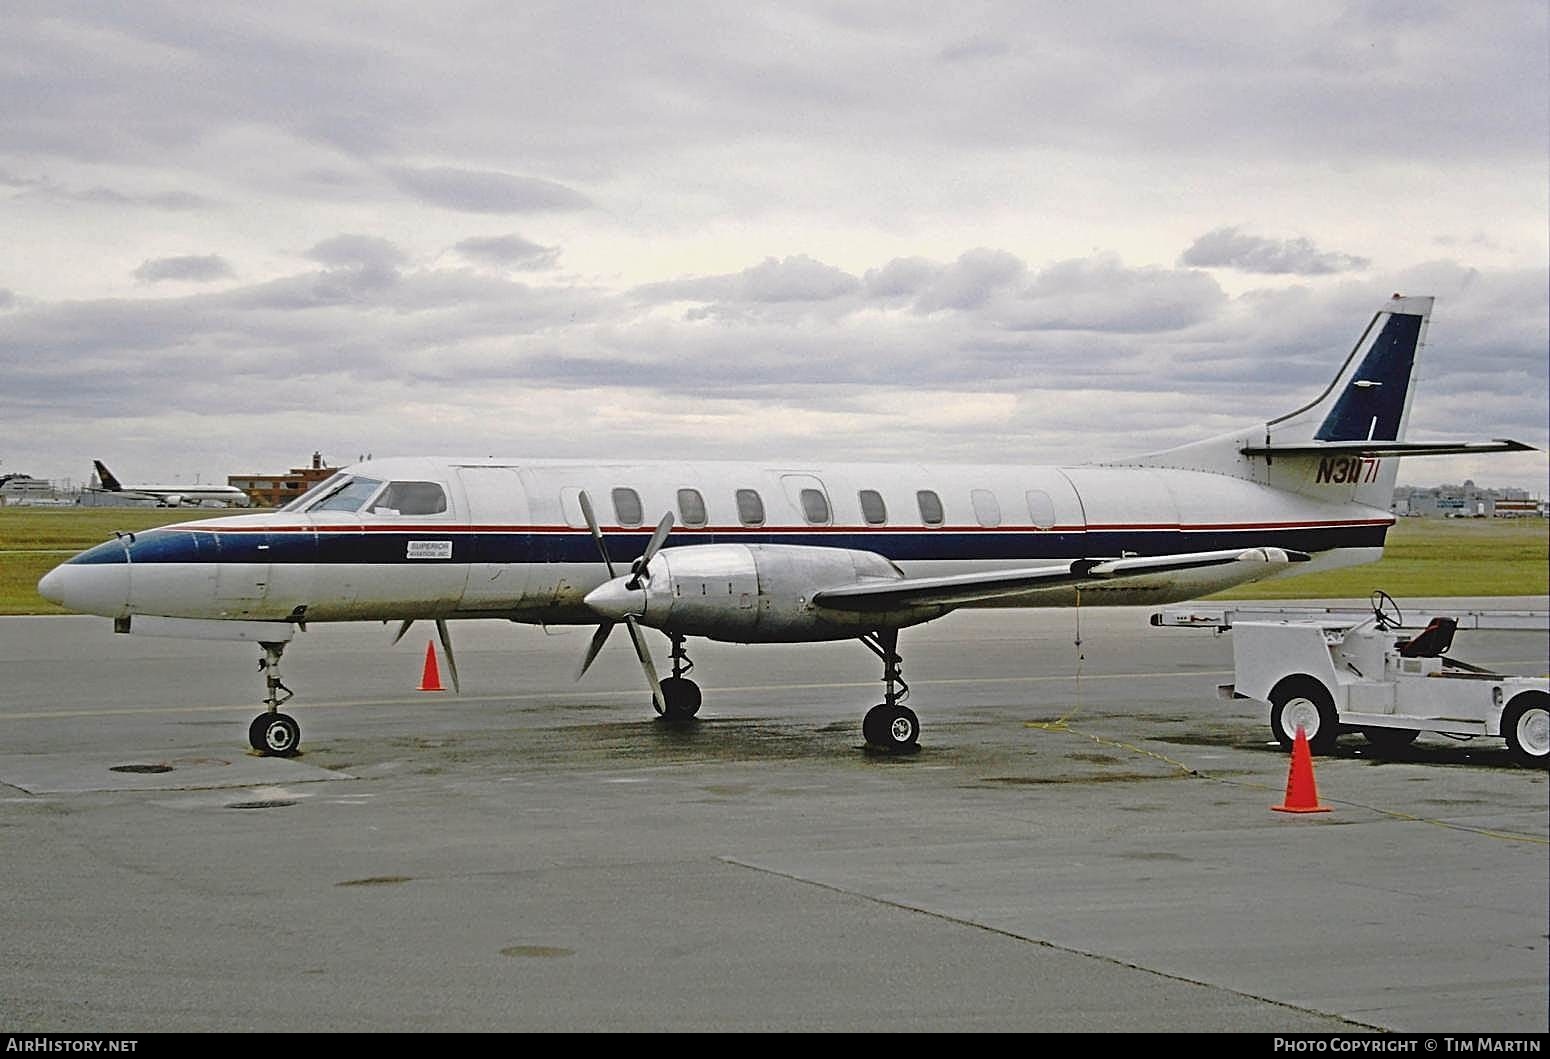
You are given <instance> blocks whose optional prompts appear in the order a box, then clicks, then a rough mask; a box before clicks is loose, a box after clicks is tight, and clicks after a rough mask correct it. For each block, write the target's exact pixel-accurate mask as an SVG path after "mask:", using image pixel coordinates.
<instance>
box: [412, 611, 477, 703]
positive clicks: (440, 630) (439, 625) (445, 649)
mask: <svg viewBox="0 0 1550 1059" xmlns="http://www.w3.org/2000/svg"><path fill="white" fill-rule="evenodd" d="M408 626H409V623H408V622H405V623H404V627H405V628H408ZM436 635H438V636H440V637H441V650H442V653H443V654H445V655H446V656H447V673H448V674H449V675H450V676H451V677H452V691H453V693H454V694H458V695H461V694H462V693H463V688H462V686H461V685H459V684H458V680H457V659H456V658H454V657H452V632H451V630H450V629H448V628H447V623H446V621H445V620H443V619H441V618H437V619H436Z"/></svg>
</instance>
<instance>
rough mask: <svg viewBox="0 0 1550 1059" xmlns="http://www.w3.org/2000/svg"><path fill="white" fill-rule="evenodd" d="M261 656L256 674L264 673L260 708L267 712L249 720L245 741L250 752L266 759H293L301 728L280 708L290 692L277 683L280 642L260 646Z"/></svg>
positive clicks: (290, 694)
mask: <svg viewBox="0 0 1550 1059" xmlns="http://www.w3.org/2000/svg"><path fill="white" fill-rule="evenodd" d="M259 646H260V647H262V648H263V649H264V657H263V658H260V659H259V660H258V671H259V672H260V673H262V674H264V683H265V685H266V687H267V689H268V693H267V694H266V695H265V696H264V705H265V706H266V707H268V709H267V710H266V711H265V712H264V713H261V714H259V715H258V716H257V717H255V718H253V723H252V724H250V725H248V742H249V743H250V744H252V747H253V749H254V750H257V751H258V752H259V753H260V754H264V755H267V756H270V757H294V756H295V755H296V753H297V748H298V747H299V746H300V745H301V725H299V724H297V723H296V719H295V718H294V717H291V716H290V715H289V714H284V713H281V712H280V707H281V705H283V704H284V703H286V702H288V701H290V698H291V696H292V695H293V694H294V692H292V691H291V689H290V688H288V687H286V686H285V684H284V683H283V682H281V680H280V655H281V654H282V653H283V652H284V651H285V644H283V643H261V644H259Z"/></svg>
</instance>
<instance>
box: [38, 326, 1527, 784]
mask: <svg viewBox="0 0 1550 1059" xmlns="http://www.w3.org/2000/svg"><path fill="white" fill-rule="evenodd" d="M1431 306H1432V299H1431V298H1401V297H1400V296H1398V295H1395V297H1394V299H1393V300H1391V301H1389V302H1388V303H1387V304H1385V305H1384V306H1383V307H1382V308H1381V309H1380V310H1379V311H1378V313H1377V314H1376V315H1375V316H1374V317H1373V319H1372V321H1371V323H1369V324H1368V326H1367V330H1366V331H1365V332H1363V334H1362V336H1361V338H1360V339H1359V340H1358V342H1357V344H1356V347H1355V348H1354V349H1353V350H1352V351H1351V353H1350V354H1349V356H1347V358H1346V360H1345V363H1344V364H1343V365H1342V367H1341V369H1340V371H1339V373H1338V374H1337V375H1336V377H1335V379H1334V381H1333V382H1332V383H1330V385H1329V386H1328V388H1327V389H1325V391H1324V392H1323V393H1322V394H1321V395H1319V397H1317V398H1316V399H1315V400H1313V401H1312V402H1310V403H1309V404H1306V405H1304V406H1302V407H1301V408H1298V409H1297V410H1295V411H1293V412H1290V413H1288V414H1286V415H1283V416H1279V417H1277V418H1275V419H1271V420H1269V421H1268V422H1265V423H1260V424H1256V425H1253V426H1249V427H1246V428H1244V429H1242V430H1238V431H1234V432H1232V433H1230V434H1225V435H1222V436H1220V437H1217V438H1214V439H1211V440H1208V441H1202V442H1197V443H1195V444H1191V445H1185V446H1183V447H1181V448H1176V449H1171V450H1169V451H1167V452H1162V453H1156V454H1153V455H1148V456H1140V457H1135V458H1131V459H1125V460H1115V461H1111V462H1106V463H1093V464H1086V465H1083V466H1075V467H1025V466H1017V465H1004V466H943V465H934V464H924V463H921V464H916V463H907V464H855V463H834V464H809V463H790V464H776V463H768V464H763V463H721V462H705V463H700V462H686V463H665V462H664V463H645V462H636V461H631V460H623V461H616V462H605V463H588V462H579V461H565V462H560V461H553V460H524V459H517V460H498V459H467V460H459V459H423V458H403V459H387V460H375V461H370V462H367V463H362V464H357V465H355V466H353V467H348V468H345V469H344V470H342V471H341V472H340V473H338V474H337V475H335V476H334V477H332V478H330V479H328V480H327V481H325V482H322V483H320V484H319V485H317V486H316V487H314V488H313V489H312V490H311V491H309V492H308V493H306V494H305V495H303V496H301V497H299V498H298V499H296V500H295V501H293V502H292V503H290V504H288V505H286V506H285V507H284V508H282V509H280V510H279V511H277V512H274V513H264V514H259V515H249V516H239V517H226V518H216V519H210V520H206V521H201V522H189V523H183V524H180V525H175V526H167V527H165V528H162V529H155V530H147V531H145V532H142V533H135V534H123V535H120V536H119V537H118V539H116V540H112V541H108V542H105V543H103V544H100V545H98V546H97V547H95V548H92V549H90V550H89V551H86V552H83V553H81V554H80V555H78V556H76V557H75V558H73V559H71V560H69V561H68V562H66V563H64V564H63V565H61V566H59V567H57V568H56V569H54V570H53V571H51V572H50V573H49V574H47V575H46V576H45V577H44V578H43V580H42V581H41V582H39V585H38V590H39V591H40V592H41V593H42V594H43V595H44V596H45V597H47V598H49V599H51V600H54V601H56V602H58V603H60V604H62V605H64V606H66V607H70V608H71V609H74V610H78V611H85V612H88V613H93V614H102V615H105V616H108V617H111V618H113V619H114V628H115V630H117V631H119V632H130V633H146V634H151V635H172V636H189V637H204V638H217V639H244V640H251V641H257V642H258V643H259V644H260V646H261V647H262V649H263V652H264V656H263V660H262V663H261V666H262V668H263V670H264V672H265V674H266V681H267V685H268V694H267V697H266V700H265V702H266V706H267V709H266V711H265V712H264V713H262V714H260V715H259V716H258V717H256V718H255V719H254V721H253V724H252V725H251V726H250V729H249V740H250V742H251V743H252V745H253V746H254V748H255V749H257V750H259V751H262V752H265V753H272V754H289V753H294V752H295V750H296V748H297V745H298V742H299V739H300V728H299V727H298V726H297V724H296V722H295V720H294V719H292V718H291V717H290V716H288V715H286V714H284V713H281V712H280V709H279V707H280V705H281V704H282V703H283V702H285V701H286V700H287V699H289V698H290V697H291V692H290V689H288V688H286V687H285V685H284V684H283V683H282V682H281V680H280V673H279V664H280V656H281V652H282V651H283V650H284V647H285V644H286V643H288V642H289V641H290V640H291V638H292V636H293V634H294V631H295V630H296V629H297V628H303V629H304V628H305V627H306V624H307V623H308V622H321V621H352V620H366V619H376V620H393V619H396V620H399V621H401V622H402V625H401V626H400V629H399V636H402V635H403V633H404V631H405V630H407V629H408V627H409V625H410V623H411V622H413V621H415V620H417V619H429V620H432V621H435V622H436V625H437V628H438V630H439V632H440V634H441V639H442V644H443V647H444V648H445V650H446V654H447V658H448V661H449V663H450V666H449V668H450V669H451V675H452V678H453V682H454V686H456V683H457V669H456V663H455V661H454V660H453V658H452V651H451V648H452V645H451V641H450V638H449V636H448V633H447V624H446V623H447V620H448V619H450V618H504V619H507V620H510V621H518V622H532V623H538V622H542V623H544V624H547V625H555V624H564V623H570V624H587V625H596V626H597V631H596V633H595V634H594V635H593V637H592V642H591V644H590V645H589V647H588V648H587V651H586V654H585V657H584V658H583V660H582V662H581V668H580V672H578V674H577V677H578V679H579V677H580V675H581V673H584V672H585V671H586V669H587V667H588V666H589V665H590V664H591V663H592V660H593V659H594V658H595V657H596V656H597V653H598V651H599V650H600V649H601V648H602V646H603V644H604V642H605V641H606V640H607V638H608V635H609V633H610V631H611V630H612V629H613V627H614V626H615V625H618V624H623V625H624V626H625V630H626V631H627V632H628V633H629V635H630V638H631V639H632V641H633V642H634V646H635V651H636V654H637V655H638V656H639V658H640V661H641V665H642V667H643V669H644V670H645V675H646V682H647V684H648V685H649V686H650V688H651V695H652V701H653V704H654V706H655V708H656V710H657V712H658V713H659V714H662V715H664V716H666V717H668V718H687V717H690V716H693V715H694V714H695V712H696V711H697V710H698V709H699V706H700V692H699V688H698V687H697V686H696V685H695V684H694V682H693V681H691V680H689V679H688V678H687V677H686V676H685V674H686V673H687V672H688V670H689V668H690V666H691V663H690V662H689V660H688V657H687V654H686V653H685V649H684V648H685V641H686V639H687V638H688V637H695V636H698V637H705V638H708V639H712V640H725V641H734V642H741V643H791V642H816V641H821V640H840V639H850V638H854V639H859V640H860V641H861V642H862V643H864V644H865V645H866V646H867V647H868V648H870V649H871V650H872V652H873V653H875V654H876V655H877V656H878V657H879V658H880V659H881V660H882V663H883V682H884V688H885V690H884V695H883V702H882V703H881V704H879V705H877V706H875V707H873V708H872V709H871V710H870V711H869V712H868V713H867V715H866V718H865V720H864V721H863V724H862V731H863V733H864V734H865V737H866V740H867V742H868V743H870V744H873V745H877V746H881V747H886V748H893V749H904V748H909V747H912V746H913V745H914V744H915V743H916V740H917V738H918V736H919V733H920V724H919V720H918V719H917V718H916V716H915V714H914V713H913V712H912V711H911V710H910V709H909V708H908V707H906V706H905V705H903V699H904V697H905V695H906V694H907V693H908V687H907V686H906V685H905V683H904V681H903V679H902V675H901V672H900V666H901V663H902V659H901V658H900V656H899V654H898V650H897V647H898V635H899V630H900V629H903V628H906V627H908V626H911V625H916V624H919V623H921V622H926V621H930V620H932V619H934V618H938V617H941V616H942V615H944V614H946V613H948V612H949V611H951V610H954V609H956V608H958V607H1048V606H1070V605H1073V604H1079V605H1081V606H1094V605H1099V606H1101V605H1114V604H1161V603H1169V602H1177V601H1181V600H1185V599H1192V598H1194V597H1196V596H1200V595H1205V594H1207V593H1211V592H1215V591H1218V590H1220V589H1223V588H1227V587H1229V586H1232V585H1238V584H1243V583H1245V582H1249V581H1255V580H1259V579H1261V578H1265V577H1272V576H1276V575H1279V574H1284V573H1289V572H1292V571H1293V570H1294V569H1298V570H1313V569H1319V568H1331V567H1338V566H1347V565H1352V564H1356V563H1363V562H1370V561H1372V560H1374V559H1377V558H1378V557H1379V556H1380V555H1381V554H1382V552H1383V542H1384V535H1385V534H1386V533H1387V531H1388V528H1389V527H1390V526H1391V525H1392V524H1393V522H1394V519H1393V517H1392V516H1391V515H1390V514H1389V511H1388V505H1389V499H1390V497H1391V495H1392V491H1393V485H1394V479H1395V475H1396V473H1397V466H1396V463H1397V460H1396V459H1395V457H1402V456H1419V455H1428V454H1445V453H1465V452H1471V453H1472V452H1502V451H1516V450H1523V449H1527V448H1529V446H1527V445H1523V444H1521V443H1519V442H1514V441H1503V440H1498V441H1494V442H1475V443H1465V444H1412V443H1407V442H1405V441H1403V440H1402V439H1403V437H1404V435H1405V425H1406V420H1407V418H1408V415H1409V410H1410V404H1411V397H1412V390H1411V386H1410V382H1411V378H1412V376H1413V373H1414V367H1415V358H1416V353H1417V351H1418V350H1419V349H1420V348H1421V347H1422V345H1423V339H1424V336H1425V331H1426V324H1427V320H1428V318H1429V316H1430V313H1431ZM658 512H666V513H665V514H662V515H661V517H660V521H656V516H657V513H658ZM600 515H601V517H600ZM653 523H655V527H654V528H653ZM625 563H628V564H629V566H628V571H627V572H621V570H620V569H619V565H622V564H625ZM646 628H652V629H658V630H660V631H662V632H664V633H666V634H667V636H668V638H669V641H670V643H671V653H670V658H671V661H672V675H671V676H669V677H667V678H665V679H659V678H658V676H657V671H656V667H655V664H654V663H653V661H652V658H651V653H650V651H649V649H648V645H647V643H646V640H645V634H644V629H646Z"/></svg>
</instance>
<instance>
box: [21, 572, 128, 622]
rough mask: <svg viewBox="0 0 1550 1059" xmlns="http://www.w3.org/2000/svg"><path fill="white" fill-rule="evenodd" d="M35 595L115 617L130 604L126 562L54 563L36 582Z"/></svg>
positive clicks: (64, 604) (80, 610)
mask: <svg viewBox="0 0 1550 1059" xmlns="http://www.w3.org/2000/svg"><path fill="white" fill-rule="evenodd" d="M38 595H40V596H42V597H43V598H44V599H46V600H48V601H49V602H50V603H57V604H58V605H59V606H61V607H64V608H66V609H67V610H74V611H79V612H81V613H83V614H101V615H103V616H104V617H109V618H116V617H118V616H120V615H121V614H123V613H124V612H125V608H126V607H127V606H128V604H129V564H128V563H111V564H102V565H95V564H93V565H82V564H78V563H65V564H63V565H62V566H56V567H54V569H52V570H50V571H49V572H48V573H46V574H44V575H43V577H42V578H41V579H40V580H39V581H38Z"/></svg>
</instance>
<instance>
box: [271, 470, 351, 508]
mask: <svg viewBox="0 0 1550 1059" xmlns="http://www.w3.org/2000/svg"><path fill="white" fill-rule="evenodd" d="M349 480H350V476H349V475H348V474H345V473H344V472H343V471H340V472H339V473H338V474H332V475H329V476H328V477H327V478H325V479H323V480H322V481H321V482H319V483H318V484H317V485H314V486H313V487H312V488H311V489H308V490H307V491H306V492H305V493H302V494H301V495H300V496H298V497H297V498H296V499H295V500H291V501H289V502H287V503H286V504H284V505H282V506H281V508H280V510H281V511H305V510H306V509H307V508H309V507H311V506H312V505H313V504H314V503H315V502H316V501H317V499H318V498H319V497H322V496H327V495H328V494H329V493H332V492H333V491H334V490H335V489H338V488H339V487H340V486H341V485H343V484H344V483H345V482H348V481H349Z"/></svg>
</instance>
